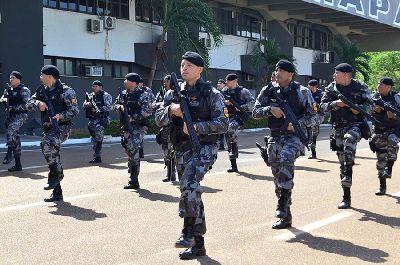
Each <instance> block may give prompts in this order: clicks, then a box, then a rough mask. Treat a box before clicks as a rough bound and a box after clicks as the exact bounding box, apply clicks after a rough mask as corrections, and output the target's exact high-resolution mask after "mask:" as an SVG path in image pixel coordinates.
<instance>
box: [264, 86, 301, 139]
mask: <svg viewBox="0 0 400 265" xmlns="http://www.w3.org/2000/svg"><path fill="white" fill-rule="evenodd" d="M271 89H276V88H271ZM271 89H270V90H265V92H266V93H269V95H268V96H267V97H268V98H269V101H270V103H273V102H274V99H276V98H275V97H274V95H272V94H273V93H272V90H271ZM299 90H300V84H299V83H297V82H292V83H291V84H290V86H289V88H288V89H287V90H285V91H282V88H280V89H278V90H277V94H278V96H280V97H281V98H282V99H283V100H285V101H287V102H288V104H289V106H290V107H291V109H292V111H293V113H294V114H295V115H296V117H297V118H298V119H300V118H301V117H302V116H303V115H304V114H305V113H306V107H305V106H303V105H302V104H301V102H300V97H299ZM272 105H273V104H272ZM284 125H285V118H283V117H282V118H276V117H275V116H274V115H272V114H270V115H268V127H269V128H270V129H271V131H283V132H285V131H286V129H287V128H283V126H284Z"/></svg>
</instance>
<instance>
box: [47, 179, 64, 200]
mask: <svg viewBox="0 0 400 265" xmlns="http://www.w3.org/2000/svg"><path fill="white" fill-rule="evenodd" d="M63 199H64V198H63V194H62V189H61V185H60V183H59V184H58V185H57V186H56V187H55V188H54V190H53V192H52V193H51V195H50V197H49V198H45V199H44V201H45V202H55V201H62V200H63Z"/></svg>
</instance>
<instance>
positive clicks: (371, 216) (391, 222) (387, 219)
mask: <svg viewBox="0 0 400 265" xmlns="http://www.w3.org/2000/svg"><path fill="white" fill-rule="evenodd" d="M352 209H353V210H354V211H357V212H359V213H362V214H364V215H363V216H362V217H361V218H360V219H359V220H360V221H372V222H375V223H378V224H383V225H388V226H390V227H392V228H399V227H400V218H398V217H391V216H384V215H381V214H378V213H373V212H370V211H367V210H364V209H358V208H354V207H353V208H352Z"/></svg>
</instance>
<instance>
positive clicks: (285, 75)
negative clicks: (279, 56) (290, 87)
mask: <svg viewBox="0 0 400 265" xmlns="http://www.w3.org/2000/svg"><path fill="white" fill-rule="evenodd" d="M275 75H276V82H278V83H279V84H282V85H285V84H288V83H289V82H290V81H292V79H293V75H294V73H289V72H287V71H285V70H282V69H280V68H277V69H276V70H275Z"/></svg>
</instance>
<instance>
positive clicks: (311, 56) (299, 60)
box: [293, 47, 320, 76]
mask: <svg viewBox="0 0 400 265" xmlns="http://www.w3.org/2000/svg"><path fill="white" fill-rule="evenodd" d="M319 54H320V51H315V50H309V49H304V48H299V47H293V57H294V58H295V59H296V62H295V64H296V68H297V73H298V75H308V76H311V75H312V63H314V62H315V58H316V57H319Z"/></svg>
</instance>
